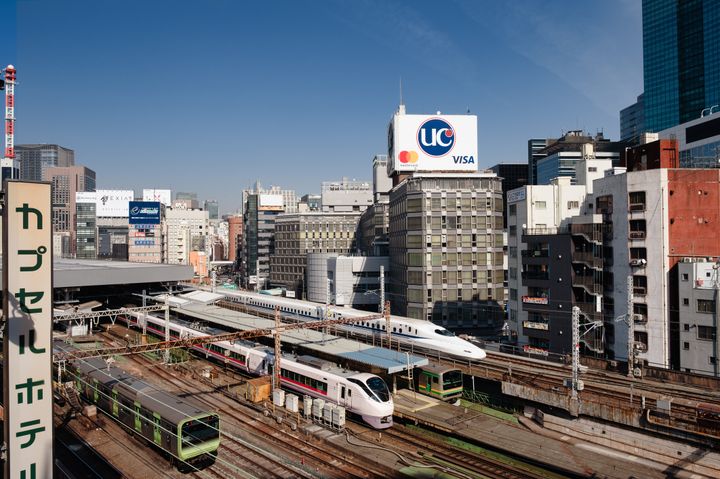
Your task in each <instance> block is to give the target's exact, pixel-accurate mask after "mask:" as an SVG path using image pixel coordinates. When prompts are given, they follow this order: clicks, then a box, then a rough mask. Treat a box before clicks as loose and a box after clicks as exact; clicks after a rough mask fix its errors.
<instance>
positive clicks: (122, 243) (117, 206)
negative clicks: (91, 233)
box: [95, 190, 135, 261]
mask: <svg viewBox="0 0 720 479" xmlns="http://www.w3.org/2000/svg"><path fill="white" fill-rule="evenodd" d="M134 199H135V192H134V191H133V190H98V191H97V202H96V203H95V213H96V216H97V230H98V234H97V254H98V259H108V260H113V261H127V259H128V230H129V216H130V212H129V211H130V208H129V206H130V202H131V201H133V200H134Z"/></svg>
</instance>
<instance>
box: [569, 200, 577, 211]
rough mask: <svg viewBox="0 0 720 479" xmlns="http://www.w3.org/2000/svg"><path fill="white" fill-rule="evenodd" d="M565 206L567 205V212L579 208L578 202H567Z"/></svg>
mask: <svg viewBox="0 0 720 479" xmlns="http://www.w3.org/2000/svg"><path fill="white" fill-rule="evenodd" d="M567 205H568V209H569V210H572V209H577V208H580V202H579V201H568V202H567Z"/></svg>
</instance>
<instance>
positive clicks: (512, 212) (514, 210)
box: [508, 205, 517, 216]
mask: <svg viewBox="0 0 720 479" xmlns="http://www.w3.org/2000/svg"><path fill="white" fill-rule="evenodd" d="M508 214H509V215H510V216H515V215H516V214H517V205H510V206H508Z"/></svg>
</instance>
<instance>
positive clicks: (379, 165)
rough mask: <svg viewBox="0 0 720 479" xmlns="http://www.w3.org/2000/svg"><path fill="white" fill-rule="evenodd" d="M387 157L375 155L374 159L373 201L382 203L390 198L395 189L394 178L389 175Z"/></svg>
mask: <svg viewBox="0 0 720 479" xmlns="http://www.w3.org/2000/svg"><path fill="white" fill-rule="evenodd" d="M387 166H388V157H387V155H375V157H374V158H373V200H374V201H375V202H379V201H381V199H382V198H386V199H387V198H388V196H389V195H390V190H391V189H392V187H393V183H392V178H390V177H389V176H388V174H387Z"/></svg>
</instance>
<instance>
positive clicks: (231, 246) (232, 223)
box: [227, 216, 243, 270]
mask: <svg viewBox="0 0 720 479" xmlns="http://www.w3.org/2000/svg"><path fill="white" fill-rule="evenodd" d="M227 222H228V252H227V259H228V261H232V262H233V268H234V269H235V270H238V269H240V263H241V261H242V260H241V255H240V252H241V251H242V248H241V247H242V241H243V240H242V236H243V217H242V216H230V217H228V219H227Z"/></svg>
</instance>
